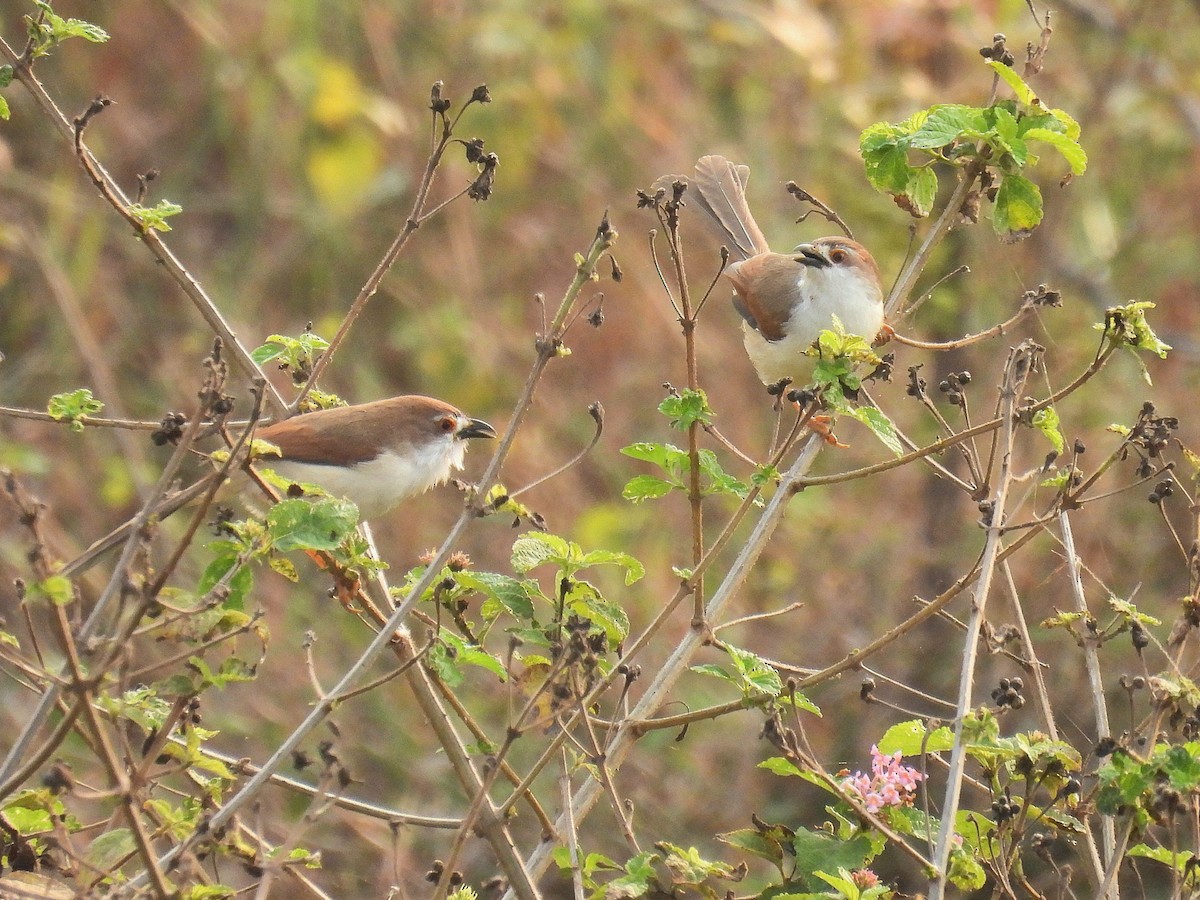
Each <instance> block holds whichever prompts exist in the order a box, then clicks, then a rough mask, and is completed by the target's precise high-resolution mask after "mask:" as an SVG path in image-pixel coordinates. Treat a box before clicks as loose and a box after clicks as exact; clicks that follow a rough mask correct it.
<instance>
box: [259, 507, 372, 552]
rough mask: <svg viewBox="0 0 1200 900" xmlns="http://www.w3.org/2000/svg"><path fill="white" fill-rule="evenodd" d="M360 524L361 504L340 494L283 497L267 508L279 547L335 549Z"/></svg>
mask: <svg viewBox="0 0 1200 900" xmlns="http://www.w3.org/2000/svg"><path fill="white" fill-rule="evenodd" d="M357 526H358V507H357V506H355V505H354V504H353V503H352V502H351V501H349V500H346V499H344V498H341V497H326V498H323V499H320V500H316V501H314V502H309V501H308V500H303V499H300V498H298V497H297V498H289V499H286V500H281V501H279V502H278V503H276V504H275V505H274V506H272V507H271V508H270V509H269V510H268V511H267V533H268V535H269V536H270V538H271V542H272V544H273V545H274V547H275V549H276V550H279V551H280V552H281V553H287V552H289V551H292V550H335V549H337V547H338V546H339V545H340V544H341V543H342V541H344V540H345V539H346V538H347V537H348V536H349V535H350V533H351V532H353V531H354V529H355V528H356V527H357Z"/></svg>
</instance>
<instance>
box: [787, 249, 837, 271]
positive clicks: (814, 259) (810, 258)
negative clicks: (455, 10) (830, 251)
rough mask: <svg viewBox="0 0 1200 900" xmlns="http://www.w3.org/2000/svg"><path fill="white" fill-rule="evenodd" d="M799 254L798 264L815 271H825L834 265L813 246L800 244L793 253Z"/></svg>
mask: <svg viewBox="0 0 1200 900" xmlns="http://www.w3.org/2000/svg"><path fill="white" fill-rule="evenodd" d="M792 252H793V253H797V254H799V255H798V256H797V257H796V262H798V263H800V265H802V266H812V267H813V268H814V269H824V268H827V267H828V266H831V265H833V263H831V262H830V261H829V260H827V259H826V258H825V257H824V256H822V255H821V254H820V252H818V250H817V248H816V247H814V246H813V245H812V244H800V245H799V246H797V247H796V249H794V250H793V251H792Z"/></svg>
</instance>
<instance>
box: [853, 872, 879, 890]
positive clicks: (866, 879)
mask: <svg viewBox="0 0 1200 900" xmlns="http://www.w3.org/2000/svg"><path fill="white" fill-rule="evenodd" d="M850 880H851V881H853V882H854V884H855V885H856V886H857V887H860V888H873V887H875V885H877V884H879V876H878V875H876V874H875V873H874V872H872V871H871V870H870V869H855V870H854V871H853V872H851V873H850Z"/></svg>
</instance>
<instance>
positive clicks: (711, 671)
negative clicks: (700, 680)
mask: <svg viewBox="0 0 1200 900" xmlns="http://www.w3.org/2000/svg"><path fill="white" fill-rule="evenodd" d="M690 668H691V670H692V671H693V672H695V673H696V674H697V675H711V676H713V677H714V678H720V679H723V680H724V681H729V682H733V683H734V684H736V683H737V678H735V677H734V676H733V675H731V674H730V673H729V672H727V671H726V670H725V668H724V666H719V665H717V664H716V663H697V664H696V665H694V666H691V667H690Z"/></svg>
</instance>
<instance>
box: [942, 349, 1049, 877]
mask: <svg viewBox="0 0 1200 900" xmlns="http://www.w3.org/2000/svg"><path fill="white" fill-rule="evenodd" d="M1035 348H1036V345H1033V344H1032V343H1030V342H1025V343H1023V344H1021V345H1020V346H1019V347H1017V348H1016V349H1015V350H1013V352H1012V353H1011V354H1010V355H1009V360H1008V364H1007V365H1006V366H1005V371H1004V382H1003V384H1002V386H1001V390H1000V413H1001V415H1000V419H1001V421H1002V422H1003V426H1002V434H1001V444H1002V447H1003V452H1002V454H1001V456H1000V471H999V473H998V475H997V478H996V487H995V488H994V490H993V492H992V496H991V497H990V498H989V500H990V514H989V520H988V525H987V538H986V541H985V544H984V550H983V556H982V557H981V559H980V564H979V579H978V581H977V582H976V584H975V592H974V594H973V596H972V598H971V615H970V618H969V619H968V622H967V635H966V639H965V641H964V645H963V661H962V669H961V675H960V676H959V683H958V702H957V705H956V714H955V721H954V747H953V749H952V750H951V751H950V771H949V774H948V775H947V783H946V796H945V801H944V802H943V804H942V811H941V827H940V828H939V829H938V839H937V845H936V847H935V850H934V857H933V861H934V866H935V871H936V873H937V876H936V877H935V879H934V881H933V883H932V884H931V890H930V898H931V900H942V898H943V897H944V896H945V891H946V886H947V878H946V873H947V867H948V866H949V861H950V850H951V848H952V845H953V839H954V830H955V827H956V822H955V820H956V818H957V815H958V805H959V801H960V799H961V791H962V782H963V776H964V774H965V768H966V762H967V745H966V741H965V739H964V737H963V729H964V728H965V725H966V718H967V713H968V712H969V711H970V709H971V705H972V693H973V690H974V681H975V661H976V658H977V655H978V652H979V635H980V631H981V630H982V628H983V621H984V611H985V609H986V607H987V601H988V596H989V594H990V593H991V588H992V578H993V575H994V574H995V571H996V566H997V565H999V563H1000V561H1001V556H1000V554H1001V550H1002V549H1003V548H1002V546H1001V544H1002V540H1003V534H1004V528H1003V525H1004V516H1005V501H1006V500H1007V498H1008V489H1009V486H1010V484H1011V483H1012V453H1013V447H1014V445H1015V441H1016V421H1015V417H1014V413H1015V412H1016V405H1017V402H1018V400H1019V398H1020V396H1021V392H1022V391H1023V390H1024V387H1025V382H1026V380H1027V379H1028V377H1029V373H1030V371H1031V369H1032V368H1033V366H1034V364H1035V362H1036V357H1037V352H1038V351H1037V349H1035Z"/></svg>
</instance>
